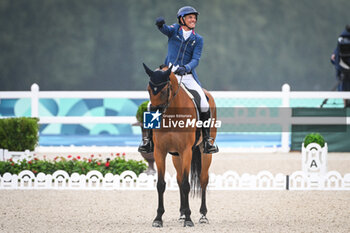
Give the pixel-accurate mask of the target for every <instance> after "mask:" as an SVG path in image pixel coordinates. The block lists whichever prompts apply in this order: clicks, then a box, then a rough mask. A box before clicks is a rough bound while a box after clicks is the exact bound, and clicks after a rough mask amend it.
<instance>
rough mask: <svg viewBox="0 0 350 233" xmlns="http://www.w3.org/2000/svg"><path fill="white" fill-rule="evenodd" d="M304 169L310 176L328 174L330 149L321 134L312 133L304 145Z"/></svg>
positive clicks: (302, 149)
mask: <svg viewBox="0 0 350 233" xmlns="http://www.w3.org/2000/svg"><path fill="white" fill-rule="evenodd" d="M301 151H302V169H303V171H304V172H306V173H308V174H311V173H313V174H319V175H325V174H326V173H327V153H328V147H327V143H326V142H325V140H324V138H323V137H322V135H321V134H319V133H310V134H308V135H306V137H305V138H304V142H303V143H302V148H301Z"/></svg>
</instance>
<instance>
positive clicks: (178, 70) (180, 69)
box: [175, 66, 186, 76]
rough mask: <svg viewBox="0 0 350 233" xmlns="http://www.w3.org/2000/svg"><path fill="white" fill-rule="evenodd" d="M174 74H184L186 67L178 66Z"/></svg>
mask: <svg viewBox="0 0 350 233" xmlns="http://www.w3.org/2000/svg"><path fill="white" fill-rule="evenodd" d="M175 74H177V75H180V76H182V75H185V74H186V68H185V67H184V66H180V67H179V68H177V70H175Z"/></svg>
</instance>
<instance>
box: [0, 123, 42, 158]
mask: <svg viewBox="0 0 350 233" xmlns="http://www.w3.org/2000/svg"><path fill="white" fill-rule="evenodd" d="M38 121H39V119H38V118H27V117H19V118H5V119H0V148H2V149H8V150H9V151H25V150H31V151H32V150H34V148H35V146H36V145H37V144H38V141H39V133H38V132H39V125H38Z"/></svg>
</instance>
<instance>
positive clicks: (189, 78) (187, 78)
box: [175, 74, 209, 112]
mask: <svg viewBox="0 0 350 233" xmlns="http://www.w3.org/2000/svg"><path fill="white" fill-rule="evenodd" d="M175 76H176V78H177V81H178V82H179V83H180V80H181V76H179V75H175ZM181 82H182V83H183V84H184V85H185V86H186V87H187V88H188V89H191V90H195V91H196V92H197V93H198V94H199V96H200V98H201V102H200V105H201V106H200V109H201V112H207V111H208V110H209V103H208V101H207V97H205V94H204V91H203V89H202V87H201V86H199V84H198V83H197V82H196V80H194V77H193V75H192V74H186V75H184V76H182V81H181Z"/></svg>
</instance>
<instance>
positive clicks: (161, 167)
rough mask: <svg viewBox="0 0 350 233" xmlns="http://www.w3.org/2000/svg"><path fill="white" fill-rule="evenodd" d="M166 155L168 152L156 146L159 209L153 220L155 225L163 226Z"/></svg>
mask: <svg viewBox="0 0 350 233" xmlns="http://www.w3.org/2000/svg"><path fill="white" fill-rule="evenodd" d="M165 156H166V153H160V152H159V151H158V150H157V149H156V148H155V150H154V158H155V161H156V165H157V170H158V181H157V191H158V209H157V216H156V218H155V219H154V220H153V223H152V226H153V227H163V220H162V216H163V214H164V212H165V210H164V191H165V185H166V184H165V181H164V174H165Z"/></svg>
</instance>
